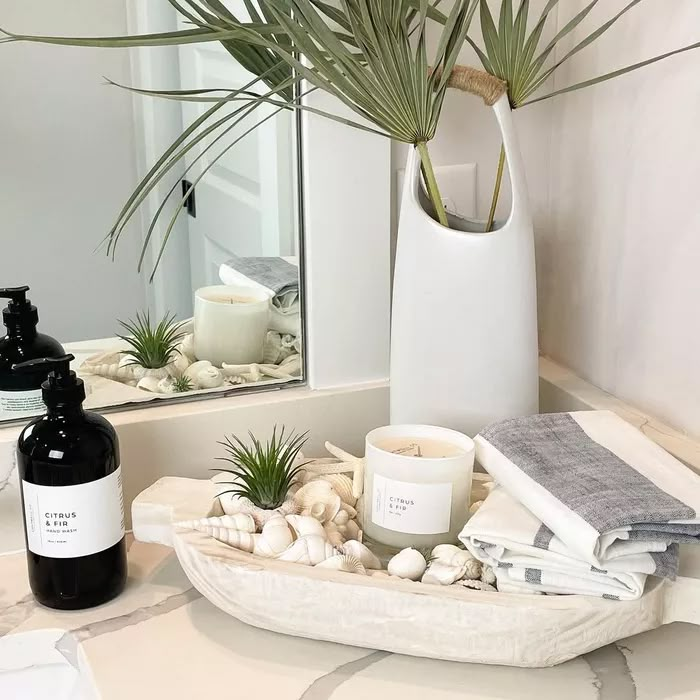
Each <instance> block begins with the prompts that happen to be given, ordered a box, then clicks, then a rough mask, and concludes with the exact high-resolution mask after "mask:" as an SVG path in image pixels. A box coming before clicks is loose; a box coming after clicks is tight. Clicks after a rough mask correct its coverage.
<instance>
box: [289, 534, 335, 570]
mask: <svg viewBox="0 0 700 700" xmlns="http://www.w3.org/2000/svg"><path fill="white" fill-rule="evenodd" d="M336 554H338V550H337V549H336V548H335V547H334V546H333V545H332V544H331V543H330V542H327V541H326V539H325V537H321V536H320V535H305V536H304V537H300V538H299V539H298V540H295V541H294V542H292V544H291V545H290V546H289V547H287V549H286V550H285V551H284V552H282V554H280V555H279V556H278V557H277V559H279V560H280V561H288V562H293V563H295V564H306V565H307V566H316V564H320V563H321V562H322V561H325V560H326V559H329V558H330V557H333V556H335V555H336Z"/></svg>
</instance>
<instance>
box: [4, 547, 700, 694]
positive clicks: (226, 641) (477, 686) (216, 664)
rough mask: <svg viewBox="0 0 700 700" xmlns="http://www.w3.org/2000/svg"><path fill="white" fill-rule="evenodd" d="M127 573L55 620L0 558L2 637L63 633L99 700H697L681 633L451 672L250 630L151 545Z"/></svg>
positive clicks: (683, 628) (18, 567)
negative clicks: (92, 601) (81, 658)
mask: <svg viewBox="0 0 700 700" xmlns="http://www.w3.org/2000/svg"><path fill="white" fill-rule="evenodd" d="M129 574H130V579H129V585H128V587H127V590H126V591H125V592H124V594H123V595H122V596H120V597H119V598H118V599H116V600H115V601H113V602H111V603H109V604H107V605H104V606H101V607H99V608H94V609H92V610H86V611H82V612H77V613H75V612H72V613H65V612H56V611H52V610H48V609H46V608H43V607H41V606H39V605H38V604H36V603H35V602H34V600H33V598H32V596H31V594H30V592H29V585H28V582H27V576H26V568H25V560H24V554H23V553H20V554H6V555H2V556H0V637H3V636H4V635H11V634H13V633H19V632H28V631H33V630H40V629H47V628H48V629H61V630H65V631H69V632H72V634H73V636H74V637H75V638H76V639H77V640H78V641H79V642H80V643H81V645H82V648H83V651H84V653H85V654H86V656H87V660H88V662H89V664H90V666H91V668H92V673H93V676H94V679H95V682H96V685H97V687H98V689H99V691H100V694H101V697H102V699H103V700H112V699H113V700H124V698H130V699H131V700H140V699H141V698H143V699H144V700H145V699H146V698H149V699H150V698H154V697H162V698H168V700H180V699H182V700H192V699H194V698H214V697H222V698H223V697H241V698H260V699H261V700H266V699H267V698H274V699H275V700H327V699H332V700H355V699H356V698H381V699H382V700H399V699H400V700H419V699H420V700H453V699H454V700H456V699H457V698H460V699H462V700H476V699H482V698H483V699H488V700H498V699H501V698H503V699H506V698H507V699H511V698H513V699H517V700H531V699H532V700H549V699H551V700H561V699H562V698H566V700H634V699H639V700H667V699H674V700H675V699H677V700H680V699H683V700H687V699H690V698H700V673H698V671H697V657H698V649H700V629H698V628H697V627H693V626H690V625H684V624H679V623H676V624H673V625H669V626H666V627H662V628H660V629H658V630H655V631H654V632H649V633H646V634H642V635H638V636H636V637H633V638H630V639H627V640H625V641H624V642H620V643H618V644H615V645H610V646H608V647H605V648H604V649H601V650H598V651H596V652H593V653H590V654H587V655H585V656H583V657H581V658H579V659H575V660H574V661H570V662H568V663H566V664H563V665H561V666H557V667H554V668H550V669H537V670H533V669H517V668H505V667H496V666H482V665H471V664H457V663H450V662H443V661H433V660H429V659H418V658H412V657H407V656H398V655H394V654H389V653H386V652H377V651H371V650H366V649H357V648H352V647H343V646H339V645H335V644H330V643H326V642H316V641H311V640H306V639H297V638H293V637H286V636H283V635H279V634H275V633H272V632H267V631H264V630H260V629H256V628H254V627H249V626H247V625H245V624H243V623H242V622H239V621H238V620H236V619H234V618H232V617H229V616H228V615H226V614H224V613H222V612H221V611H219V610H218V609H217V608H215V607H214V606H213V605H212V604H211V603H209V602H208V601H207V600H205V599H204V598H202V596H201V595H200V594H199V593H198V592H197V591H196V590H195V589H193V588H192V586H191V584H190V583H189V581H188V580H187V578H186V577H185V575H184V573H183V572H182V570H181V568H180V565H179V564H178V562H177V559H176V558H175V556H174V555H173V554H172V552H171V550H169V549H167V548H165V547H162V546H159V545H146V544H141V543H138V542H133V541H130V546H129ZM0 670H1V669H0Z"/></svg>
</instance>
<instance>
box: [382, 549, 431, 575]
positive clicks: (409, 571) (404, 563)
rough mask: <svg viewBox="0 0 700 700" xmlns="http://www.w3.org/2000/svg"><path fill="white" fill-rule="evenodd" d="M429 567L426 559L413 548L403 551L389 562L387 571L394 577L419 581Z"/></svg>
mask: <svg viewBox="0 0 700 700" xmlns="http://www.w3.org/2000/svg"><path fill="white" fill-rule="evenodd" d="M426 566H427V564H426V561H425V557H424V556H423V555H422V554H421V553H420V552H419V551H418V550H416V549H413V547H408V548H407V549H402V550H401V551H400V552H399V553H398V554H396V555H395V556H393V557H392V558H391V559H390V560H389V565H388V566H387V571H388V572H389V573H390V574H391V575H392V576H398V577H399V578H407V579H409V580H411V581H417V580H418V579H419V578H420V577H421V576H422V575H423V572H424V571H425V567H426Z"/></svg>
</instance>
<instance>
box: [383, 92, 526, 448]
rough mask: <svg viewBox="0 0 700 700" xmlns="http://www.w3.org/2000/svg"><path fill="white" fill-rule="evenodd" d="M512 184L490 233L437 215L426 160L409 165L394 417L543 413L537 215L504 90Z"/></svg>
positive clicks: (484, 418)
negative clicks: (501, 219) (507, 204)
mask: <svg viewBox="0 0 700 700" xmlns="http://www.w3.org/2000/svg"><path fill="white" fill-rule="evenodd" d="M493 109H494V112H495V115H496V118H497V119H498V123H499V125H500V128H501V132H502V136H503V143H504V145H505V150H506V156H507V162H508V165H509V169H510V178H511V184H512V190H513V206H512V211H511V214H510V216H509V218H508V220H507V221H506V222H505V224H504V225H503V226H501V227H500V228H499V229H497V230H495V231H493V232H492V233H488V234H487V233H483V230H484V225H483V224H482V223H478V224H475V222H469V221H467V220H464V219H460V218H457V217H450V228H449V229H448V228H445V227H443V226H441V225H440V224H439V223H438V222H436V221H435V220H434V219H433V218H431V217H430V216H429V215H428V214H427V213H426V210H425V207H426V206H429V205H428V203H427V199H426V196H425V193H424V190H423V186H422V184H421V175H420V165H421V163H420V156H419V154H418V151H417V150H416V149H412V150H411V153H410V154H409V157H408V164H407V166H406V177H405V185H404V192H403V199H402V203H401V215H400V222H399V240H398V245H397V253H396V270H395V275H394V303H393V316H392V344H391V422H392V423H393V424H398V423H421V424H430V425H439V426H444V427H448V428H452V429H454V430H458V431H461V432H464V433H466V434H467V435H472V436H473V435H475V434H476V433H477V432H478V431H479V430H481V429H482V428H483V427H484V426H486V425H488V424H489V423H492V422H494V421H497V420H501V419H504V418H508V417H512V416H519V415H527V414H532V413H536V412H537V410H538V368H537V364H538V345H537V292H536V280H535V251H534V236H533V227H532V217H531V213H530V205H529V200H528V192H527V183H526V179H525V172H524V168H523V162H522V157H521V155H520V149H519V147H518V143H517V138H516V134H515V129H514V125H513V120H512V114H511V110H510V107H509V104H508V99H507V97H506V96H503V97H501V99H500V100H499V101H498V102H497V103H496V104H495V105H494V107H493Z"/></svg>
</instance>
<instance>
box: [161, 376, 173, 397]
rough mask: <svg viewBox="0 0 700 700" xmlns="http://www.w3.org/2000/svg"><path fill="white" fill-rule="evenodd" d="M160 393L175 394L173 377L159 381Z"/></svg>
mask: <svg viewBox="0 0 700 700" xmlns="http://www.w3.org/2000/svg"><path fill="white" fill-rule="evenodd" d="M158 393H160V394H174V393H175V385H174V384H173V380H172V377H166V378H165V379H161V380H160V381H159V382H158Z"/></svg>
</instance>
